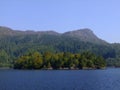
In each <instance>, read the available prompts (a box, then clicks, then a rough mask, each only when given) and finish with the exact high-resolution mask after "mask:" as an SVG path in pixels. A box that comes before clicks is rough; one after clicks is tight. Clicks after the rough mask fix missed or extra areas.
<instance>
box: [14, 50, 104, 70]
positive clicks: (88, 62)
mask: <svg viewBox="0 0 120 90" xmlns="http://www.w3.org/2000/svg"><path fill="white" fill-rule="evenodd" d="M105 66H106V63H105V61H104V59H103V58H102V57H99V56H96V55H94V54H92V53H90V52H84V53H81V54H72V53H69V52H65V53H50V52H45V53H43V54H42V55H41V54H40V53H38V52H34V53H30V54H28V55H24V56H21V57H19V58H18V59H17V60H16V62H15V63H14V68H15V69H84V68H86V69H89V68H92V69H96V68H98V69H99V68H103V67H105Z"/></svg>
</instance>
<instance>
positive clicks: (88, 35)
mask: <svg viewBox="0 0 120 90" xmlns="http://www.w3.org/2000/svg"><path fill="white" fill-rule="evenodd" d="M64 35H65V36H70V37H73V38H77V39H79V40H81V41H85V42H92V43H99V44H105V43H107V42H106V41H103V40H101V39H99V38H98V37H97V36H96V35H95V34H94V33H93V31H92V30H90V29H87V28H86V29H79V30H75V31H69V32H66V33H64Z"/></svg>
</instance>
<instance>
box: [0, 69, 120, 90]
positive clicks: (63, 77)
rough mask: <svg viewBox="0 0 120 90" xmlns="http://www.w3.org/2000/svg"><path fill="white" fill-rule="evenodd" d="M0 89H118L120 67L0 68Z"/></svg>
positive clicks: (119, 85)
mask: <svg viewBox="0 0 120 90" xmlns="http://www.w3.org/2000/svg"><path fill="white" fill-rule="evenodd" d="M0 90H120V68H109V69H107V70H0Z"/></svg>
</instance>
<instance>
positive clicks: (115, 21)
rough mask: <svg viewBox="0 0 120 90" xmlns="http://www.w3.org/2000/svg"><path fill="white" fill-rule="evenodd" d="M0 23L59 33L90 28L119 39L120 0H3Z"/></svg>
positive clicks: (113, 40)
mask: <svg viewBox="0 0 120 90" xmlns="http://www.w3.org/2000/svg"><path fill="white" fill-rule="evenodd" d="M0 26H6V27H10V28H12V29H14V30H24V31H25V30H35V31H47V30H54V31H56V32H59V33H64V32H67V31H72V30H77V29H83V28H89V29H91V30H92V31H93V32H94V33H95V34H96V35H97V36H98V37H99V38H101V39H103V40H106V41H107V42H110V43H120V0H0Z"/></svg>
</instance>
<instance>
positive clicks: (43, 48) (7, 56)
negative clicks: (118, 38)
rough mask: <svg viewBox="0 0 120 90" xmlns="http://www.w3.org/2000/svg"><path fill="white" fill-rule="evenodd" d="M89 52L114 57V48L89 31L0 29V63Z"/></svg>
mask: <svg viewBox="0 0 120 90" xmlns="http://www.w3.org/2000/svg"><path fill="white" fill-rule="evenodd" d="M34 51H38V52H41V53H43V52H53V53H56V52H71V53H79V52H84V51H90V52H93V53H95V54H97V55H102V56H103V57H104V58H105V59H107V58H115V57H116V48H115V46H113V45H112V44H109V43H108V42H106V41H104V40H101V39H100V38H98V37H97V36H96V35H95V34H94V33H93V31H92V30H90V29H79V30H74V31H69V32H65V33H58V32H55V31H53V30H50V31H32V30H27V31H21V30H13V29H11V28H8V27H3V26H0V63H12V62H14V60H16V58H17V57H19V56H21V55H24V54H26V53H28V52H34Z"/></svg>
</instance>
